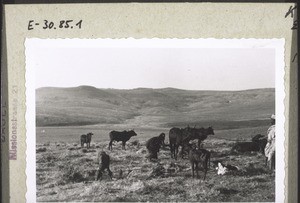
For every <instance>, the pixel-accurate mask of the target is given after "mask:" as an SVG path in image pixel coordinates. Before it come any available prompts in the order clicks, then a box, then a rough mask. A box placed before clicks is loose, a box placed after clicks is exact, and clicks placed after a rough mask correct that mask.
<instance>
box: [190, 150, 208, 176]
mask: <svg viewBox="0 0 300 203" xmlns="http://www.w3.org/2000/svg"><path fill="white" fill-rule="evenodd" d="M189 160H190V162H191V165H192V175H193V178H194V177H195V172H194V171H195V169H196V174H197V178H199V174H198V170H199V164H201V165H202V167H203V169H204V178H203V180H205V177H206V173H207V171H208V167H209V165H210V152H209V151H207V150H205V149H194V148H192V149H190V150H189Z"/></svg>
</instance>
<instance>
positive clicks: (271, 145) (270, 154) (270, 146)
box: [265, 114, 275, 170]
mask: <svg viewBox="0 0 300 203" xmlns="http://www.w3.org/2000/svg"><path fill="white" fill-rule="evenodd" d="M267 135H268V143H267V145H266V147H265V156H266V157H267V163H268V166H269V167H270V170H275V115H274V114H272V116H271V126H270V127H269V129H268V131H267Z"/></svg>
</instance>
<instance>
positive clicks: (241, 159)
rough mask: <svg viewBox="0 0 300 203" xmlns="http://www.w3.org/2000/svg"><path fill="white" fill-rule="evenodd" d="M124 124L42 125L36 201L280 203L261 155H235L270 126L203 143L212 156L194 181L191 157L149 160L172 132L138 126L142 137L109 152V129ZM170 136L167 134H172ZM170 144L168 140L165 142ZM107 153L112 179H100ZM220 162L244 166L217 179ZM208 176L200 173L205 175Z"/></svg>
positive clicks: (220, 134) (166, 155) (221, 133)
mask: <svg viewBox="0 0 300 203" xmlns="http://www.w3.org/2000/svg"><path fill="white" fill-rule="evenodd" d="M122 127H124V126H122V125H118V126H109V125H103V126H99V125H95V126H82V127H75V126H73V127H38V128H37V149H36V150H37V151H36V153H37V154H36V158H37V159H36V163H37V165H36V167H37V169H36V177H37V200H38V201H39V202H43V201H48V202H53V201H58V202H65V201H82V202H94V201H95V202H97V201H98V202H110V201H117V202H121V201H130V202H136V201H142V202H144V201H150V202H157V201H176V202H177V201H181V202H193V201H198V202H199V201H201V202H219V201H221V202H222V201H223V202H226V201H230V202H234V201H248V202H249V201H254V202H257V201H260V202H273V201H274V200H275V176H274V174H273V173H270V172H269V171H268V170H267V168H266V167H265V166H264V160H265V157H264V156H263V155H261V154H260V153H257V152H254V153H245V154H232V153H230V149H231V147H232V146H233V145H234V143H235V142H236V141H241V140H250V139H251V137H252V136H254V135H256V134H258V133H261V134H265V133H266V130H267V128H268V126H267V125H265V126H258V127H248V128H245V127H243V128H235V129H226V130H216V131H215V135H212V136H209V138H208V139H207V140H205V141H204V145H203V147H204V148H205V149H208V150H210V151H211V153H212V158H211V162H212V163H211V167H210V170H209V171H208V174H207V178H206V180H202V178H200V179H196V178H195V179H193V178H192V177H191V166H190V163H189V161H188V160H187V159H181V158H179V159H178V160H177V161H175V160H173V159H171V158H170V151H169V148H168V147H166V148H165V149H162V150H161V151H160V152H159V154H158V160H157V161H155V162H152V161H149V160H148V159H147V155H148V153H147V150H146V147H145V141H146V140H147V139H149V138H150V137H152V136H157V135H158V134H159V133H161V132H165V133H166V134H167V132H168V128H154V129H151V128H137V129H135V131H136V132H137V134H138V135H137V136H136V137H133V138H132V139H131V140H130V141H129V142H128V143H127V145H126V150H122V149H121V144H120V143H116V144H115V145H114V146H113V151H109V150H107V146H108V132H109V131H110V129H119V128H120V129H121V128H122ZM89 131H91V132H93V133H94V134H95V135H94V136H93V138H92V144H91V148H90V149H85V148H81V147H80V144H79V136H80V134H81V133H87V132H89ZM167 137H168V136H167ZM166 142H167V143H168V139H167V140H166ZM101 150H104V151H106V152H107V153H108V154H109V155H110V157H111V160H112V161H111V170H112V172H113V180H110V178H109V177H108V174H107V173H104V175H103V179H102V180H101V181H95V173H96V170H97V168H98V161H97V157H98V153H99V152H100V151H101ZM217 162H222V163H225V164H231V165H235V166H238V167H239V170H238V171H236V172H234V173H229V174H225V175H223V176H221V175H217V171H216V170H215V167H216V164H217ZM202 175H203V173H202V172H200V177H202Z"/></svg>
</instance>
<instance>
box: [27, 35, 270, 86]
mask: <svg viewBox="0 0 300 203" xmlns="http://www.w3.org/2000/svg"><path fill="white" fill-rule="evenodd" d="M262 42H263V43H261V42H259V43H258V42H254V43H252V42H251V41H249V40H248V41H246V43H244V42H243V41H238V40H235V41H226V40H225V42H224V40H223V42H222V40H219V41H218V40H209V39H208V40H204V41H203V40H202V41H201V40H200V41H199V40H198V41H197V40H192V41H191V40H190V41H189V40H181V41H180V40H179V41H178V40H165V41H162V40H158V42H156V41H155V39H153V40H152V41H151V40H144V41H143V40H134V39H131V40H127V41H126V40H125V39H123V40H119V41H118V40H106V41H105V40H103V39H102V40H80V39H76V40H63V39H60V40H50V39H48V40H41V39H29V40H27V41H26V43H25V45H26V68H33V69H34V70H35V71H34V72H35V87H36V88H40V87H76V86H81V85H90V86H94V87H97V88H115V89H133V88H140V87H145V88H165V87H173V88H179V89H187V90H245V89H256V88H274V87H275V49H273V48H270V47H268V45H267V44H268V43H266V42H264V41H262Z"/></svg>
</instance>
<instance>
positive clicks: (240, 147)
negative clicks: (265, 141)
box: [231, 142, 261, 153]
mask: <svg viewBox="0 0 300 203" xmlns="http://www.w3.org/2000/svg"><path fill="white" fill-rule="evenodd" d="M260 151H261V147H260V145H259V144H258V143H257V142H238V143H236V144H235V145H234V146H233V147H232V148H231V152H232V153H236V152H241V153H244V152H260Z"/></svg>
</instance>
